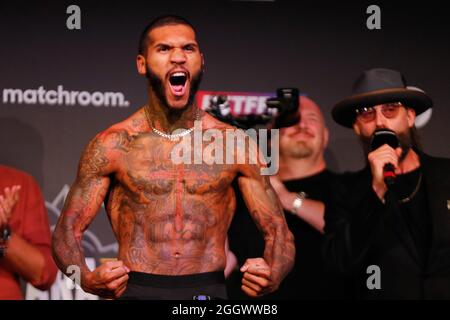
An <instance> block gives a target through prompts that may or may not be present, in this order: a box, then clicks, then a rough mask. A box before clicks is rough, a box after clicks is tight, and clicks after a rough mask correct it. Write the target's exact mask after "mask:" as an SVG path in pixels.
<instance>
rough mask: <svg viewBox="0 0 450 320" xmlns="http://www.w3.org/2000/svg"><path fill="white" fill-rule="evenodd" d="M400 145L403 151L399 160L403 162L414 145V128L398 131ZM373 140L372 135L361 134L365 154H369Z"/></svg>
mask: <svg viewBox="0 0 450 320" xmlns="http://www.w3.org/2000/svg"><path fill="white" fill-rule="evenodd" d="M396 135H397V139H398V144H399V147H400V148H401V149H402V153H401V154H400V157H399V159H398V162H402V161H403V160H404V159H405V158H406V156H407V155H408V152H409V150H410V149H411V147H412V146H413V137H412V130H411V129H408V130H407V131H405V132H400V133H396ZM371 140H372V137H364V136H362V135H361V136H360V141H361V144H362V146H363V149H364V154H365V155H366V159H367V155H368V154H369V152H370V151H371V150H370V142H371Z"/></svg>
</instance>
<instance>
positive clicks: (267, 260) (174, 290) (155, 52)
mask: <svg viewBox="0 0 450 320" xmlns="http://www.w3.org/2000/svg"><path fill="white" fill-rule="evenodd" d="M203 63H204V61H203V55H202V54H201V52H200V48H199V45H198V43H197V41H196V35H195V31H194V28H193V27H192V25H191V24H190V23H189V22H187V21H186V20H184V19H183V18H181V17H176V16H165V17H160V18H157V19H156V20H154V21H153V22H152V23H151V24H149V26H147V28H146V29H145V30H144V32H143V34H142V36H141V41H140V48H139V55H138V56H137V69H138V72H139V74H141V75H145V76H147V78H148V104H147V105H145V106H144V107H142V108H140V109H139V110H138V111H137V112H136V113H134V114H133V115H131V116H130V117H129V118H128V119H126V120H125V121H123V122H120V123H118V124H116V125H113V126H112V127H110V128H109V129H107V130H105V131H103V132H100V133H99V134H98V135H97V136H96V137H95V138H94V139H93V140H92V141H91V142H90V143H89V145H88V146H87V147H86V150H85V151H84V153H83V155H82V157H81V160H80V165H79V168H78V175H77V178H76V181H75V183H74V184H73V186H72V188H71V190H70V193H69V195H68V197H67V199H66V202H65V205H64V209H63V211H62V213H61V216H60V218H59V220H58V223H57V226H56V229H55V232H54V235H53V251H54V257H55V260H56V262H57V264H58V266H59V268H60V269H61V270H62V271H63V272H65V273H66V271H67V268H68V267H69V266H70V265H77V266H79V268H80V270H81V287H82V288H83V289H84V290H85V291H87V292H90V293H93V294H96V295H99V296H102V297H106V298H118V297H121V298H131V299H132V298H143V299H193V297H194V296H198V295H206V296H209V297H211V298H226V297H227V296H226V290H225V286H224V279H223V278H224V276H223V270H224V268H225V265H226V253H225V241H226V236H227V230H228V227H229V224H230V221H231V219H232V216H233V214H234V209H235V196H234V192H233V189H232V188H231V182H232V181H233V179H234V178H235V177H237V176H238V175H239V178H238V179H239V185H240V188H241V190H242V193H243V194H244V197H245V201H246V203H247V205H248V207H249V211H250V212H251V215H252V217H253V219H254V221H255V223H256V224H257V225H258V227H259V228H260V230H261V232H262V233H263V234H264V238H265V252H264V257H260V258H251V259H248V260H247V261H246V263H245V264H244V266H243V267H242V268H241V271H242V272H243V281H242V283H243V285H242V290H243V291H244V292H245V293H246V294H248V295H249V296H252V297H255V296H259V295H262V294H265V293H268V292H272V291H274V290H276V289H277V288H278V286H279V284H280V282H281V281H282V279H283V278H284V277H285V276H286V275H287V273H288V272H289V271H290V269H291V268H292V265H293V261H294V256H295V247H294V244H293V236H292V234H291V233H290V232H289V230H288V228H287V225H286V222H285V219H284V216H283V213H282V209H281V207H280V205H279V201H278V198H277V196H276V194H275V192H274V190H273V189H272V187H271V185H270V183H269V180H268V177H267V176H262V175H261V173H260V169H261V168H262V166H263V165H262V164H261V163H259V162H258V164H248V163H245V164H212V165H208V164H206V163H202V164H184V163H181V164H174V162H173V161H172V159H171V151H172V149H173V148H174V146H175V145H176V144H177V143H179V141H177V139H173V138H174V136H173V135H171V134H170V133H172V132H173V131H174V130H176V129H181V131H180V132H181V134H180V135H181V136H186V135H193V134H194V132H193V130H190V129H189V128H193V126H194V120H201V130H202V131H204V130H206V129H210V128H216V129H218V130H225V129H230V128H233V127H231V126H229V125H226V124H224V123H221V122H220V121H218V120H216V119H215V118H213V117H211V116H210V115H208V114H206V113H204V112H203V111H201V110H199V109H198V108H197V107H196V105H195V103H194V98H195V93H196V91H197V88H198V85H199V83H200V81H201V76H202V73H203ZM183 128H185V129H183ZM171 138H172V139H171ZM103 202H105V207H106V211H107V213H108V217H109V219H110V221H111V225H112V228H113V231H114V233H115V235H116V237H117V240H118V243H119V253H118V260H117V261H113V262H111V261H110V262H106V263H103V264H101V265H100V266H99V267H97V268H96V269H95V270H93V271H91V270H89V269H88V267H87V265H86V264H85V260H84V254H83V249H82V246H81V239H82V236H83V232H84V231H85V230H86V229H87V228H88V226H89V224H90V223H91V221H92V220H93V219H94V217H95V215H96V213H97V211H98V210H99V208H100V206H101V204H102V203H103Z"/></svg>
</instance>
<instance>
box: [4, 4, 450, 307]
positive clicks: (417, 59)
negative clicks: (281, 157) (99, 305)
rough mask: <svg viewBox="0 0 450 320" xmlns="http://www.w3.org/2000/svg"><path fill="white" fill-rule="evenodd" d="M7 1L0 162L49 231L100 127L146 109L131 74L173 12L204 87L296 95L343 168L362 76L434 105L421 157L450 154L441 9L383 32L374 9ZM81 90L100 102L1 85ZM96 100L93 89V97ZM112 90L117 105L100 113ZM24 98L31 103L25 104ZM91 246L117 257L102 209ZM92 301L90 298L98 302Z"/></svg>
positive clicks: (429, 7)
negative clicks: (40, 209)
mask: <svg viewBox="0 0 450 320" xmlns="http://www.w3.org/2000/svg"><path fill="white" fill-rule="evenodd" d="M313 3H314V4H311V3H310V2H302V4H295V5H294V4H292V3H291V2H287V1H284V2H280V1H275V2H270V1H263V2H257V1H248V2H241V1H219V2H209V3H208V2H200V1H183V2H170V3H163V1H160V2H156V1H96V2H95V3H94V4H93V3H91V2H83V1H81V2H80V1H70V2H67V1H34V2H28V1H26V2H21V1H2V2H1V3H0V39H1V50H0V89H1V90H2V97H1V99H2V100H1V101H0V146H1V149H0V163H3V164H6V165H10V166H14V167H16V168H19V169H22V170H25V171H27V172H29V173H30V174H32V175H33V176H34V177H35V178H36V180H37V181H38V183H39V185H40V186H41V187H42V190H43V193H44V196H45V199H46V201H47V208H48V212H49V217H50V220H51V223H52V225H53V224H54V223H55V221H56V218H57V217H58V215H59V212H60V209H61V207H62V203H63V201H64V197H65V195H66V194H67V192H68V188H69V186H70V185H71V184H72V182H73V181H74V178H75V173H76V168H77V164H78V160H79V156H80V154H81V152H82V150H83V148H84V147H85V145H86V144H87V142H88V141H89V140H90V139H91V138H92V137H93V136H94V135H95V134H96V133H97V132H99V131H101V130H103V129H105V128H107V127H109V126H110V125H112V124H114V123H116V122H118V121H120V120H122V119H124V118H126V117H127V116H128V115H130V114H131V113H133V112H134V111H136V110H137V108H138V107H140V106H141V105H142V104H144V102H145V101H146V93H145V85H146V82H145V81H146V80H145V79H144V78H142V77H140V76H138V74H137V72H136V68H135V57H136V51H137V42H138V38H139V35H140V33H141V31H142V29H143V27H144V26H145V25H146V24H147V23H148V22H149V21H150V20H151V19H153V18H154V17H156V16H158V15H160V14H165V13H175V14H180V15H182V16H185V17H187V18H188V19H189V20H191V21H192V23H193V24H194V25H195V26H196V27H197V29H198V40H199V42H200V45H201V49H202V51H203V53H204V56H205V61H206V73H205V76H204V79H203V82H202V85H201V90H208V91H219V90H220V91H230V92H264V93H268V92H273V93H274V92H275V90H276V88H278V87H287V86H289V87H297V88H299V89H300V91H301V92H302V93H305V94H307V95H308V96H309V97H310V98H312V99H313V100H315V101H316V102H317V103H318V104H319V105H320V106H321V107H322V110H323V112H324V114H325V118H326V121H327V124H328V127H329V129H330V133H331V138H330V143H329V148H328V150H327V153H326V158H327V160H328V164H329V166H330V168H331V169H333V170H335V171H338V172H341V171H346V170H356V169H359V168H361V167H362V166H363V158H362V154H361V151H360V149H361V148H360V146H359V143H358V141H357V140H356V138H355V137H354V134H353V132H352V131H351V130H347V129H345V128H342V127H339V126H338V125H336V124H335V123H334V122H333V121H332V119H331V115H330V110H331V107H332V106H333V104H334V103H336V102H338V101H339V100H340V99H342V98H344V97H345V96H347V95H348V94H350V91H351V86H352V83H353V81H354V80H355V79H356V77H357V76H358V75H359V74H360V73H361V72H362V71H363V70H365V69H369V68H373V67H388V68H393V69H398V70H400V71H402V72H403V73H404V74H405V76H406V78H407V80H408V82H409V84H410V85H413V86H418V87H420V88H422V89H424V90H425V91H427V93H428V94H429V95H430V96H431V97H432V98H433V100H434V103H435V107H434V108H433V113H432V117H431V119H430V120H429V122H428V123H427V124H426V125H425V126H424V127H423V128H421V129H420V131H419V132H420V135H421V137H422V143H423V145H424V150H425V151H426V152H428V153H429V154H432V155H435V156H443V157H450V148H449V142H448V139H449V138H450V128H449V126H448V121H449V119H450V109H449V108H448V104H449V102H450V77H449V72H450V59H449V57H450V42H449V40H448V39H449V38H450V26H449V24H448V22H447V20H446V19H448V16H447V14H446V11H445V10H444V9H443V7H442V5H441V3H439V2H437V3H433V2H429V1H427V2H426V4H424V3H423V2H422V4H418V3H411V2H404V3H402V2H400V3H397V4H395V6H394V5H393V4H383V3H380V2H378V4H379V5H380V7H381V19H382V20H381V22H382V25H381V26H382V29H381V30H374V31H371V30H368V29H367V28H366V19H367V17H368V14H366V8H367V6H368V5H369V4H371V3H369V2H364V1H361V2H358V3H357V4H351V3H348V2H346V3H344V2H343V1H339V2H336V3H328V2H322V1H314V2H313ZM71 4H76V5H78V6H79V7H80V8H81V30H68V29H67V28H66V20H67V18H68V17H69V14H67V13H66V8H67V7H68V6H69V5H71ZM40 86H42V87H43V89H45V90H58V86H62V87H61V90H62V89H64V90H68V91H80V92H81V91H86V92H89V93H91V98H92V99H94V100H95V99H97V100H95V101H97V102H99V103H97V105H94V103H91V104H89V105H82V104H83V103H75V104H74V105H67V104H65V105H50V104H49V103H39V101H37V102H36V103H33V101H32V97H31V96H29V99H28V103H24V102H22V103H17V101H16V103H13V102H11V100H9V101H6V100H5V89H11V88H14V89H20V90H22V92H23V93H25V91H26V90H27V89H32V90H37V89H38V88H39V87H40ZM94 92H97V93H96V95H95V96H94ZM108 92H114V93H115V94H116V97H119V98H118V99H120V97H122V98H123V101H119V100H118V104H120V106H119V105H116V106H111V105H110V106H107V105H106V103H103V105H102V104H101V103H100V100H105V101H106V96H107V93H108ZM24 99H25V98H24ZM89 231H90V232H89V233H88V235H87V236H86V237H85V242H84V247H85V250H86V255H87V256H88V257H91V258H92V259H91V261H90V263H92V265H93V266H94V265H96V264H98V263H99V261H98V259H99V258H100V257H112V256H114V255H115V253H116V251H117V246H116V244H115V240H114V236H113V235H112V233H111V231H110V225H109V222H108V220H107V219H106V217H105V213H104V212H103V210H102V212H100V213H99V215H98V217H97V218H96V219H95V221H94V223H93V224H92V226H91V228H90V229H89ZM60 281H61V277H60V276H58V282H57V284H56V285H55V287H54V288H53V290H52V291H51V292H45V293H42V292H37V291H35V290H32V289H30V288H29V289H28V297H29V298H33V297H37V298H52V299H59V298H65V299H71V298H86V297H85V296H83V295H81V294H78V295H77V294H76V293H74V292H69V291H67V290H66V289H64V288H62V285H61V283H60ZM91 298H92V297H91Z"/></svg>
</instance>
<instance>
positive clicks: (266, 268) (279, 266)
mask: <svg viewBox="0 0 450 320" xmlns="http://www.w3.org/2000/svg"><path fill="white" fill-rule="evenodd" d="M260 168H261V167H260V166H259V165H246V166H245V167H244V169H243V170H242V173H243V176H242V177H239V188H240V190H241V192H242V194H243V196H244V200H245V203H246V205H247V207H248V209H249V212H250V214H251V216H252V218H253V220H254V221H255V223H256V225H257V226H258V228H259V229H260V230H261V232H262V233H263V236H264V240H265V249H264V257H263V259H261V258H257V259H248V260H247V261H246V262H245V264H244V266H243V267H242V268H241V271H242V272H244V276H243V280H242V284H243V286H242V290H243V291H244V292H245V293H246V294H248V295H249V296H258V295H260V294H264V293H268V292H272V291H274V290H276V289H277V288H278V286H279V285H280V282H281V281H282V280H283V279H284V277H285V276H286V275H287V274H288V273H289V272H290V270H291V269H292V267H293V264H294V258H295V245H294V237H293V235H292V233H291V232H290V231H289V228H288V226H287V224H286V220H285V218H284V214H283V210H282V208H281V205H280V203H279V200H278V197H277V195H276V193H275V191H274V190H273V188H272V186H271V185H270V182H269V178H268V177H267V176H261V174H260Z"/></svg>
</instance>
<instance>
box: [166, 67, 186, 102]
mask: <svg viewBox="0 0 450 320" xmlns="http://www.w3.org/2000/svg"><path fill="white" fill-rule="evenodd" d="M187 79H188V76H187V73H186V72H185V71H175V72H173V73H172V74H171V75H170V76H169V85H170V90H171V91H172V94H173V95H174V96H176V97H181V96H184V94H185V93H186V87H187V86H186V82H187Z"/></svg>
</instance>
